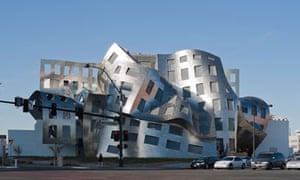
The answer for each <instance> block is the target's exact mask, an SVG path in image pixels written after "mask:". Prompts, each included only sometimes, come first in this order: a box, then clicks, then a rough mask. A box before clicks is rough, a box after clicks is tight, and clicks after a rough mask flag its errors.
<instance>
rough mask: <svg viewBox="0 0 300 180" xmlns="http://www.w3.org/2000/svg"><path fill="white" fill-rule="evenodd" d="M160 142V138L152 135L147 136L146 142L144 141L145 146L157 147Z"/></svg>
mask: <svg viewBox="0 0 300 180" xmlns="http://www.w3.org/2000/svg"><path fill="white" fill-rule="evenodd" d="M158 142H159V137H156V136H150V135H146V136H145V140H144V143H145V144H151V145H155V146H157V145H158Z"/></svg>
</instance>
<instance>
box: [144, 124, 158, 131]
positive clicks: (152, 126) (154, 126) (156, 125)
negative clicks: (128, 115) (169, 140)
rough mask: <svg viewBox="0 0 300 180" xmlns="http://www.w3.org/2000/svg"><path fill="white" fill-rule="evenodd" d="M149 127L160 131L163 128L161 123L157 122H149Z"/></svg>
mask: <svg viewBox="0 0 300 180" xmlns="http://www.w3.org/2000/svg"><path fill="white" fill-rule="evenodd" d="M147 128H149V129H155V130H158V131H160V130H161V124H157V123H150V122H149V123H148V125H147Z"/></svg>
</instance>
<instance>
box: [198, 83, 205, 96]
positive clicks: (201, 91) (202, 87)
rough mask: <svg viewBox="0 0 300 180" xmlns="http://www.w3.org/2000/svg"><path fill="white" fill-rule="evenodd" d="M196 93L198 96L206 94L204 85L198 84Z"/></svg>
mask: <svg viewBox="0 0 300 180" xmlns="http://www.w3.org/2000/svg"><path fill="white" fill-rule="evenodd" d="M196 91H197V95H203V94H204V86H203V83H199V84H196Z"/></svg>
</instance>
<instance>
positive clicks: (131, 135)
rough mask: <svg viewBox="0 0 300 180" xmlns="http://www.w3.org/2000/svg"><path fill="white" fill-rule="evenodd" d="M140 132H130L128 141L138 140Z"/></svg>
mask: <svg viewBox="0 0 300 180" xmlns="http://www.w3.org/2000/svg"><path fill="white" fill-rule="evenodd" d="M137 137H138V134H137V133H128V141H133V142H136V141H137Z"/></svg>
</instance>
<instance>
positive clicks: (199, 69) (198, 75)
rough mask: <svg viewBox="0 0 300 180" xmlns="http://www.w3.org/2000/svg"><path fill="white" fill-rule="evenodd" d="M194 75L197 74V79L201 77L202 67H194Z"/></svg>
mask: <svg viewBox="0 0 300 180" xmlns="http://www.w3.org/2000/svg"><path fill="white" fill-rule="evenodd" d="M194 73H195V77H200V76H201V66H200V65H197V66H194Z"/></svg>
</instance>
